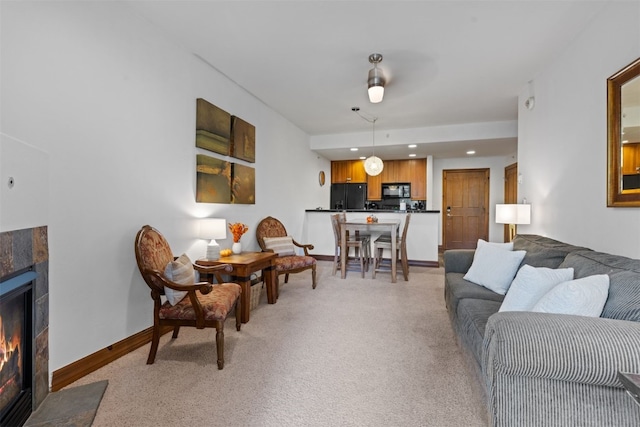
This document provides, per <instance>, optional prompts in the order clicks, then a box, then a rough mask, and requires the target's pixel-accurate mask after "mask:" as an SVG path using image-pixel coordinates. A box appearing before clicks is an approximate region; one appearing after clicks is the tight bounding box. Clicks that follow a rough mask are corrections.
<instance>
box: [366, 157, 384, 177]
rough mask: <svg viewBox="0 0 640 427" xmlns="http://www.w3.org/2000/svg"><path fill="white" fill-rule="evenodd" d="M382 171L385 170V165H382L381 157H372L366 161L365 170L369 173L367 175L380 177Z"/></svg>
mask: <svg viewBox="0 0 640 427" xmlns="http://www.w3.org/2000/svg"><path fill="white" fill-rule="evenodd" d="M382 169H384V163H382V160H381V159H380V157H376V156H371V157H368V158H367V159H366V160H365V161H364V170H365V172H367V175H371V176H377V175H380V174H381V173H382Z"/></svg>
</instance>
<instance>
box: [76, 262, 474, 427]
mask: <svg viewBox="0 0 640 427" xmlns="http://www.w3.org/2000/svg"><path fill="white" fill-rule="evenodd" d="M369 275H370V274H369ZM443 280H444V279H443V270H442V268H439V269H435V268H420V267H412V268H411V273H410V281H409V282H404V281H403V280H402V279H400V280H399V281H398V282H397V283H395V284H392V283H391V281H390V277H389V275H388V274H378V276H377V277H376V280H371V279H370V278H368V277H367V278H366V279H361V278H360V274H359V273H357V272H352V271H350V272H349V273H348V275H347V279H346V280H342V279H340V274H339V273H338V274H337V275H336V276H335V277H334V276H331V263H330V262H319V263H318V287H317V289H315V290H313V289H311V278H310V273H309V272H304V273H299V274H295V275H292V276H291V278H290V282H289V283H288V284H282V286H281V291H280V298H279V300H278V302H277V303H276V304H274V305H269V304H266V295H265V294H264V293H263V295H262V300H261V303H260V305H259V306H258V307H257V308H256V309H255V310H253V311H252V312H251V321H250V322H249V323H247V324H244V325H243V326H242V330H241V331H240V332H237V331H236V330H235V327H234V322H233V320H229V321H228V322H227V325H226V329H225V348H226V353H225V367H224V370H222V371H219V370H218V369H217V366H216V351H215V330H196V329H193V328H183V329H182V330H181V331H180V336H179V337H178V339H176V340H171V338H170V336H171V334H166V335H165V336H164V337H162V339H161V341H160V347H159V349H158V354H157V357H156V362H155V364H153V365H146V364H145V362H146V358H147V354H148V351H149V345H146V346H144V347H142V348H140V349H138V350H136V351H135V352H132V353H130V354H128V355H127V356H125V357H122V358H120V359H118V360H117V361H115V362H113V363H111V364H110V365H108V366H106V367H104V368H102V369H100V370H98V371H96V372H94V373H92V374H90V375H88V376H86V377H84V378H82V379H81V380H79V381H77V382H76V383H74V384H72V385H70V386H69V387H75V386H77V385H80V384H86V383H91V382H95V381H99V380H108V381H109V387H108V389H107V390H106V393H105V395H104V397H103V400H102V403H101V404H100V407H99V409H98V413H97V414H96V417H95V420H94V424H93V425H94V426H96V427H100V426H136V427H139V426H191V425H200V426H465V427H472V426H485V425H486V417H485V411H484V406H483V403H482V401H481V397H480V396H479V395H478V393H477V386H475V385H474V384H470V382H472V381H474V379H473V378H472V376H471V375H470V373H469V371H468V370H467V367H466V365H465V362H464V361H463V358H462V355H461V353H460V350H459V349H458V347H457V344H456V342H455V338H454V336H453V332H452V330H451V327H450V325H449V321H448V318H447V314H446V310H445V306H444V299H443Z"/></svg>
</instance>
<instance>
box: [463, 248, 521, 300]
mask: <svg viewBox="0 0 640 427" xmlns="http://www.w3.org/2000/svg"><path fill="white" fill-rule="evenodd" d="M481 242H482V241H481V240H480V241H478V249H476V253H475V255H474V256H473V263H471V267H470V268H469V271H467V274H465V275H464V278H465V280H468V281H470V282H473V283H477V284H478V285H481V286H484V287H485V288H489V289H490V290H492V291H494V292H496V293H499V294H501V295H504V294H505V293H507V289H509V285H511V282H512V281H513V278H514V277H515V275H516V273H517V272H518V268H519V267H520V262H521V261H522V259H523V258H524V255H525V251H510V250H507V249H504V248H503V247H500V246H496V245H491V244H488V243H486V242H484V244H481Z"/></svg>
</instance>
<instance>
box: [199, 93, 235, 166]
mask: <svg viewBox="0 0 640 427" xmlns="http://www.w3.org/2000/svg"><path fill="white" fill-rule="evenodd" d="M230 140H231V115H230V114H229V113H227V112H226V111H224V110H223V109H221V108H218V107H216V106H215V105H213V104H211V103H210V102H208V101H206V100H204V99H202V98H198V99H197V100H196V147H199V148H204V149H205V150H209V151H213V152H214V153H219V154H224V155H225V156H228V155H229V152H230V144H229V142H230Z"/></svg>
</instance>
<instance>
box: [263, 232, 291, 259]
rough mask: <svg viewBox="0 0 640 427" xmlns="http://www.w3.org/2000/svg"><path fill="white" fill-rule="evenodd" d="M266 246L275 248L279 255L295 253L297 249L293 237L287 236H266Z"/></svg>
mask: <svg viewBox="0 0 640 427" xmlns="http://www.w3.org/2000/svg"><path fill="white" fill-rule="evenodd" d="M264 246H265V247H266V248H267V249H271V250H273V251H274V252H275V253H277V254H278V256H287V255H295V254H296V249H295V246H293V238H292V237H289V236H286V237H265V238H264Z"/></svg>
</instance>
